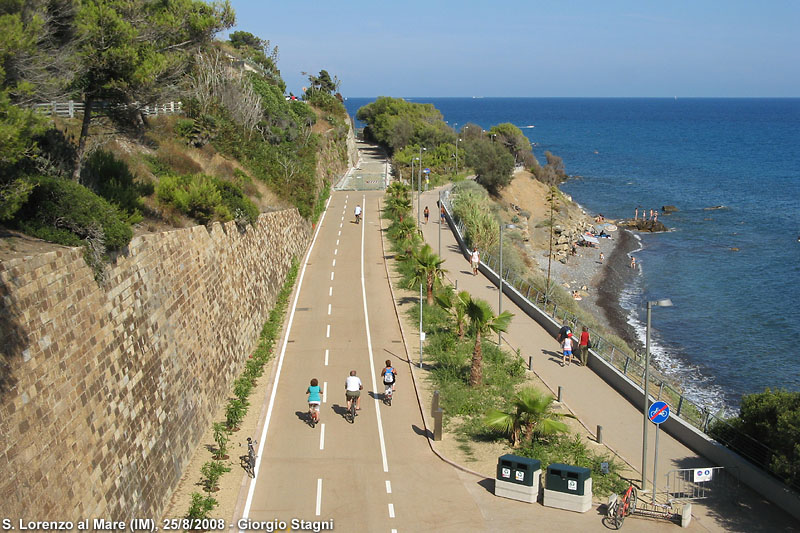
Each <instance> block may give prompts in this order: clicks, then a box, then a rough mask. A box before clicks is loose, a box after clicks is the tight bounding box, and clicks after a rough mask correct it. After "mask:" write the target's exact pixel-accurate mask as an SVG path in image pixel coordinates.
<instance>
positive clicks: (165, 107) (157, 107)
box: [31, 100, 183, 118]
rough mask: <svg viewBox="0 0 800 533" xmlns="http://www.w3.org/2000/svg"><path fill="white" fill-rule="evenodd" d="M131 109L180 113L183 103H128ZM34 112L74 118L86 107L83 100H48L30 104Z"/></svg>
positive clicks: (106, 105)
mask: <svg viewBox="0 0 800 533" xmlns="http://www.w3.org/2000/svg"><path fill="white" fill-rule="evenodd" d="M129 105H130V106H131V107H132V108H133V109H137V110H139V111H140V112H141V113H143V114H145V115H148V116H150V115H172V114H175V113H181V112H182V108H183V104H182V103H181V102H166V103H163V104H154V105H145V106H139V104H138V102H133V103H131V104H129ZM31 107H32V108H33V109H34V110H35V111H36V112H38V113H42V114H44V115H55V116H58V117H65V118H66V117H69V118H75V117H76V116H77V115H83V110H84V108H85V107H86V106H85V105H84V103H83V102H76V101H74V100H70V101H68V102H48V103H45V104H34V105H33V106H31ZM122 107H125V106H124V105H123V104H109V103H107V102H95V103H94V104H93V105H92V108H93V109H98V110H107V109H114V108H122Z"/></svg>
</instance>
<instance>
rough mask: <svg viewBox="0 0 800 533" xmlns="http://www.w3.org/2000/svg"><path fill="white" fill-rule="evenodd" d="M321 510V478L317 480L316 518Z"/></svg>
mask: <svg viewBox="0 0 800 533" xmlns="http://www.w3.org/2000/svg"><path fill="white" fill-rule="evenodd" d="M321 510H322V478H319V479H318V480H317V516H319V514H320V511H321Z"/></svg>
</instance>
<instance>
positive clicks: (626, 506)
mask: <svg viewBox="0 0 800 533" xmlns="http://www.w3.org/2000/svg"><path fill="white" fill-rule="evenodd" d="M614 496H616V494H615V495H614ZM636 499H637V498H636V488H635V487H634V486H633V485H630V486H628V490H626V491H625V494H623V495H622V498H619V497H615V498H613V499H612V501H611V502H610V503H609V504H608V506H607V508H606V518H607V519H608V521H609V523H610V524H611V527H613V528H614V529H619V528H621V527H622V522H624V521H625V517H626V516H628V515H630V514H632V513H633V512H634V511H635V510H636Z"/></svg>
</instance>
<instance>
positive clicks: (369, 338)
mask: <svg viewBox="0 0 800 533" xmlns="http://www.w3.org/2000/svg"><path fill="white" fill-rule="evenodd" d="M366 200H367V196H366V195H364V196H362V198H361V203H362V204H366ZM365 227H366V224H362V225H361V297H362V299H363V300H364V325H365V326H366V330H367V351H369V368H370V374H371V375H372V390H373V391H377V390H378V384H377V383H376V381H375V361H373V360H372V359H373V354H372V336H371V335H370V333H369V311H368V310H367V288H366V284H365V282H364V228H365ZM375 417H376V418H377V419H378V437H379V438H380V441H381V458H382V459H383V471H384V472H388V471H389V462H388V461H387V460H386V442H385V441H384V438H383V422H382V421H381V405H380V402H379V401H378V395H377V394H375Z"/></svg>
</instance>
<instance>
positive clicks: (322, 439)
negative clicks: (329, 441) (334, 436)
mask: <svg viewBox="0 0 800 533" xmlns="http://www.w3.org/2000/svg"><path fill="white" fill-rule="evenodd" d="M319 449H320V450H324V449H325V424H320V426H319Z"/></svg>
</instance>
